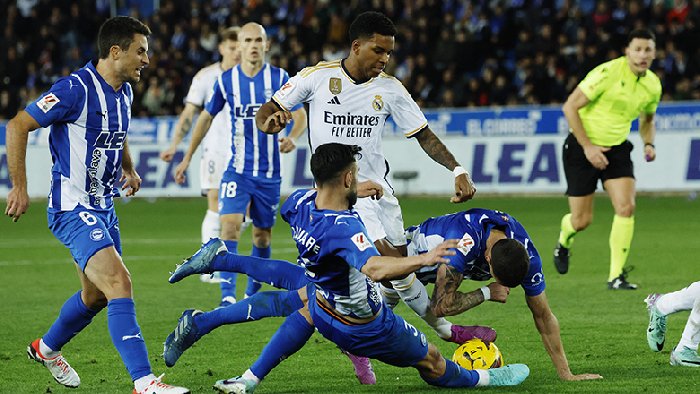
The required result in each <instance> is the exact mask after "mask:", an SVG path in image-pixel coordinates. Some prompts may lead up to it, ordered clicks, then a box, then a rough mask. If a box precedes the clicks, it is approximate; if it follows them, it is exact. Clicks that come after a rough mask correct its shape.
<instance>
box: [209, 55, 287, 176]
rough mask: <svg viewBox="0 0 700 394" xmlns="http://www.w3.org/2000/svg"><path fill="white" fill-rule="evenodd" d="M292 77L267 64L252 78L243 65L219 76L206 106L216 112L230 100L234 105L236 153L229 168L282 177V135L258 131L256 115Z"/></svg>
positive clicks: (232, 108)
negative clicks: (243, 69)
mask: <svg viewBox="0 0 700 394" xmlns="http://www.w3.org/2000/svg"><path fill="white" fill-rule="evenodd" d="M288 79H289V76H288V75H287V72H286V71H285V70H284V69H281V68H278V67H274V66H271V65H269V64H267V63H265V64H264V65H263V68H262V69H261V70H260V71H259V72H258V73H257V74H256V75H255V76H254V77H252V78H250V77H248V76H246V75H245V74H244V73H243V71H242V70H241V67H240V65H238V66H236V67H234V68H232V69H230V70H227V71H225V72H224V73H222V74H221V76H220V77H219V79H218V81H217V84H216V85H215V86H214V95H213V96H212V98H211V99H210V101H209V102H208V103H207V105H206V109H207V111H208V112H209V113H210V114H212V115H216V114H217V113H218V112H219V111H221V109H222V108H223V106H224V103H226V102H228V104H229V107H230V108H231V122H232V123H233V135H232V139H231V151H232V153H233V156H232V157H231V161H230V162H229V167H228V168H229V170H234V171H235V172H237V173H239V174H243V175H246V176H252V177H255V178H264V179H280V153H279V145H278V142H277V139H278V138H279V136H277V135H271V134H265V133H263V132H261V131H260V130H258V128H257V127H256V126H255V114H256V113H257V112H258V109H260V107H261V106H262V105H263V104H265V103H266V102H268V101H270V98H271V97H272V94H273V93H274V92H276V91H277V90H278V89H279V88H280V87H281V86H282V85H284V84H285V83H286V82H287V80H288Z"/></svg>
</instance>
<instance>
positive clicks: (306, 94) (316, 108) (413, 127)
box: [272, 60, 428, 187]
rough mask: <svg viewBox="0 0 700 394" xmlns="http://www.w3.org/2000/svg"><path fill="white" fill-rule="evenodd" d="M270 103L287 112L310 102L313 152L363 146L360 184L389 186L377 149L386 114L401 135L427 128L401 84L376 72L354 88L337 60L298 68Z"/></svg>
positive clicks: (384, 164) (386, 170)
mask: <svg viewBox="0 0 700 394" xmlns="http://www.w3.org/2000/svg"><path fill="white" fill-rule="evenodd" d="M272 99H273V100H274V101H275V102H276V103H277V104H278V105H279V106H280V107H282V108H283V109H286V110H289V109H290V108H293V107H294V106H295V105H297V104H299V103H309V140H310V142H311V149H312V151H315V150H316V147H318V146H319V145H323V144H327V143H331V142H336V143H341V144H347V145H359V146H360V147H362V152H361V153H362V156H361V158H360V160H359V161H358V178H359V181H365V180H374V181H378V182H381V183H383V184H384V185H385V186H389V187H390V185H389V182H388V175H389V164H388V163H387V162H386V159H385V158H384V151H383V149H382V133H383V131H384V124H385V123H386V119H387V118H388V117H389V116H391V117H392V119H393V120H394V123H396V126H397V128H398V130H399V131H401V132H402V133H403V134H404V135H405V136H406V137H411V136H413V135H414V134H416V133H418V132H419V131H421V130H422V129H423V128H425V127H426V126H427V125H428V121H427V120H426V118H425V115H423V112H421V110H420V108H419V107H418V104H416V102H415V101H414V100H413V99H412V98H411V95H410V94H409V93H408V91H406V88H404V86H403V84H401V81H399V80H398V79H396V78H394V77H392V76H390V75H388V74H385V73H381V74H380V75H379V76H378V77H376V78H372V79H370V80H369V81H367V82H364V83H359V84H358V83H356V82H355V81H354V80H353V79H352V77H351V76H350V75H349V74H348V72H347V71H346V70H345V69H344V66H343V64H342V61H341V60H336V61H332V62H320V63H318V64H317V65H316V66H314V67H307V68H305V69H303V70H301V71H300V72H299V73H298V74H297V75H295V76H294V77H292V78H291V79H290V80H289V81H288V82H287V83H286V84H285V85H284V86H282V88H281V89H280V90H278V91H277V93H275V95H274V96H273V97H272Z"/></svg>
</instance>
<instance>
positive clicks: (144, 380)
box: [134, 373, 156, 393]
mask: <svg viewBox="0 0 700 394" xmlns="http://www.w3.org/2000/svg"><path fill="white" fill-rule="evenodd" d="M154 380H156V375H154V374H152V373H151V374H148V375H146V376H143V377H140V378H138V379H136V380H134V388H135V389H136V392H137V393H140V392H142V391H143V390H145V389H146V387H148V385H149V384H151V382H152V381H154Z"/></svg>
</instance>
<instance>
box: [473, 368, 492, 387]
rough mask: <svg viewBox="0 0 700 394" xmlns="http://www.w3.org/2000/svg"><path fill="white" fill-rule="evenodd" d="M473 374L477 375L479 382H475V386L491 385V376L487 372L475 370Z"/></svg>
mask: <svg viewBox="0 0 700 394" xmlns="http://www.w3.org/2000/svg"><path fill="white" fill-rule="evenodd" d="M474 372H476V373H478V374H479V381H478V382H476V386H477V387H479V386H488V385H489V383H491V376H489V372H488V371H486V370H484V369H475V370H474Z"/></svg>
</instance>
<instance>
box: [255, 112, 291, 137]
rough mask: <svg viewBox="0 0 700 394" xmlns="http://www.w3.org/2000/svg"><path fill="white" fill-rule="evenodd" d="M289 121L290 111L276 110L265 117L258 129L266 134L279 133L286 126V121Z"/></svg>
mask: <svg viewBox="0 0 700 394" xmlns="http://www.w3.org/2000/svg"><path fill="white" fill-rule="evenodd" d="M291 121H292V113H291V112H289V111H277V112H275V113H273V114H272V115H270V116H268V117H267V118H266V119H265V121H264V122H263V127H262V128H261V129H260V130H262V131H263V132H264V133H268V134H275V133H279V132H280V131H281V130H282V129H283V128H285V127H287V123H289V122H291Z"/></svg>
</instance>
